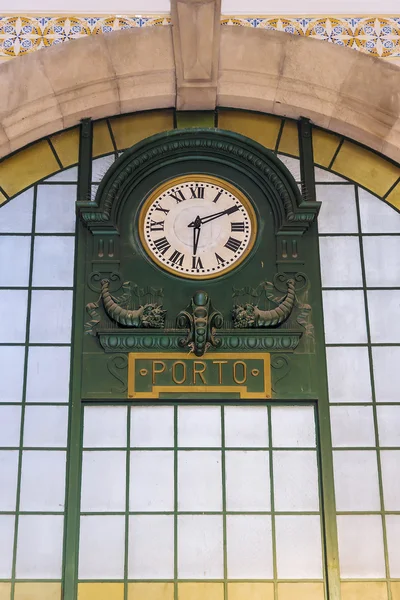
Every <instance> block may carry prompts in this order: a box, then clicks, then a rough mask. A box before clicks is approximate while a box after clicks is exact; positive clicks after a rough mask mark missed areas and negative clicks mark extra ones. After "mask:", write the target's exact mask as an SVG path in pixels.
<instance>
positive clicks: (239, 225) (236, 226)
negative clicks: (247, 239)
mask: <svg viewBox="0 0 400 600" xmlns="http://www.w3.org/2000/svg"><path fill="white" fill-rule="evenodd" d="M231 231H244V221H239V222H234V223H231Z"/></svg>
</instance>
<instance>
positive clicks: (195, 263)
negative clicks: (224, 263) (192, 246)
mask: <svg viewBox="0 0 400 600" xmlns="http://www.w3.org/2000/svg"><path fill="white" fill-rule="evenodd" d="M192 269H197V270H198V269H204V267H203V263H202V262H201V258H199V257H197V256H192Z"/></svg>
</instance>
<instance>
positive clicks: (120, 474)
mask: <svg viewBox="0 0 400 600" xmlns="http://www.w3.org/2000/svg"><path fill="white" fill-rule="evenodd" d="M125 482H126V452H119V451H112V450H111V451H108V452H97V451H91V452H88V451H85V452H84V453H83V460H82V491H81V511H82V512H92V511H93V512H103V511H104V512H105V511H111V512H117V511H122V510H125V485H126V484H125Z"/></svg>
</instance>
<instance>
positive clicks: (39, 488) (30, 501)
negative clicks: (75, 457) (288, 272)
mask: <svg viewBox="0 0 400 600" xmlns="http://www.w3.org/2000/svg"><path fill="white" fill-rule="evenodd" d="M65 466H66V453H65V452H63V451H57V450H55V451H47V450H25V451H24V452H23V454H22V471H21V497H20V509H21V510H24V511H40V512H61V511H63V510H64V501H65Z"/></svg>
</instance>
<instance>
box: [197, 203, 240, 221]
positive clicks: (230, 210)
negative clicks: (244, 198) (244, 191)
mask: <svg viewBox="0 0 400 600" xmlns="http://www.w3.org/2000/svg"><path fill="white" fill-rule="evenodd" d="M238 210H239V207H238V206H236V204H235V205H234V206H231V207H230V208H227V209H226V210H223V211H221V212H218V213H215V214H213V215H208V216H207V217H203V218H202V219H200V222H201V224H202V225H203V224H204V223H209V222H210V221H214V219H219V217H222V216H223V215H231V214H232V213H234V212H236V211H238Z"/></svg>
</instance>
